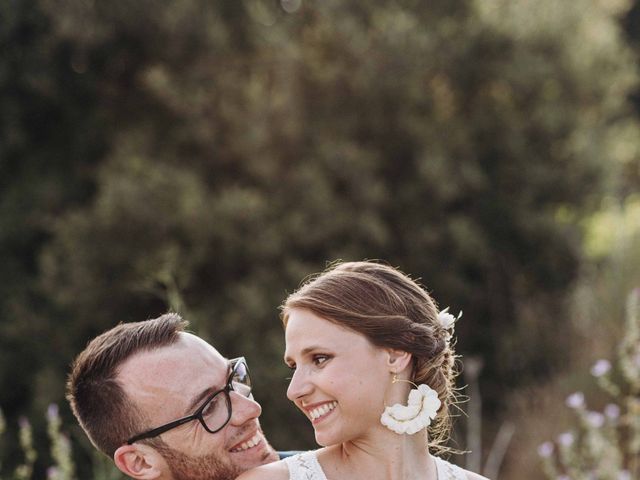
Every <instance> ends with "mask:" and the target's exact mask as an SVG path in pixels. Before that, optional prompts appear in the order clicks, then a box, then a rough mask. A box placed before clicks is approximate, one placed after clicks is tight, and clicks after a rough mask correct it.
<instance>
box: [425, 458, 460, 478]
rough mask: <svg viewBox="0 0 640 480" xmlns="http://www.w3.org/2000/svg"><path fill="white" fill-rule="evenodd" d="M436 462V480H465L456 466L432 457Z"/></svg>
mask: <svg viewBox="0 0 640 480" xmlns="http://www.w3.org/2000/svg"><path fill="white" fill-rule="evenodd" d="M433 458H434V460H435V462H436V470H437V472H438V480H466V478H467V476H466V475H465V474H464V470H462V469H461V468H460V467H458V466H457V465H454V464H453V463H449V462H447V461H446V460H443V459H442V458H440V457H433Z"/></svg>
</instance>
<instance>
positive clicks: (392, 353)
mask: <svg viewBox="0 0 640 480" xmlns="http://www.w3.org/2000/svg"><path fill="white" fill-rule="evenodd" d="M387 367H389V371H391V372H394V373H400V372H402V371H403V370H404V369H405V368H407V367H411V354H410V353H409V352H405V351H404V350H394V349H391V348H388V349H387Z"/></svg>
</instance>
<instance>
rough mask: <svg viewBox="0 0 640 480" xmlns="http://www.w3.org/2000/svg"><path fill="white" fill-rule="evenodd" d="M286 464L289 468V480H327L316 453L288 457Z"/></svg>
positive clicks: (285, 460)
mask: <svg viewBox="0 0 640 480" xmlns="http://www.w3.org/2000/svg"><path fill="white" fill-rule="evenodd" d="M284 463H286V464H287V467H288V468H289V480H327V477H326V476H325V474H324V472H323V471H322V467H321V466H320V463H318V457H317V456H316V452H314V451H311V452H304V453H299V454H298V455H294V456H292V457H287V458H285V459H284Z"/></svg>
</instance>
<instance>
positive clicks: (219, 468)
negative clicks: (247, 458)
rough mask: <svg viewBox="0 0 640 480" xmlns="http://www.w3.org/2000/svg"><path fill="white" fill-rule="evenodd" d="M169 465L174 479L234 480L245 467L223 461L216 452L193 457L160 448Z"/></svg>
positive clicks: (167, 448)
mask: <svg viewBox="0 0 640 480" xmlns="http://www.w3.org/2000/svg"><path fill="white" fill-rule="evenodd" d="M158 450H159V451H160V453H161V454H162V456H163V457H164V459H165V460H166V462H167V465H169V469H170V470H171V473H172V475H173V478H174V480H233V479H234V478H236V477H238V476H239V475H240V474H241V473H242V472H244V470H246V469H243V468H240V467H238V466H237V465H234V464H232V463H231V462H228V461H227V462H223V461H221V460H220V459H219V458H218V456H219V455H216V454H209V455H202V456H198V457H192V456H190V455H186V454H184V453H182V452H178V451H177V450H174V449H173V448H170V447H167V446H162V447H160V448H158Z"/></svg>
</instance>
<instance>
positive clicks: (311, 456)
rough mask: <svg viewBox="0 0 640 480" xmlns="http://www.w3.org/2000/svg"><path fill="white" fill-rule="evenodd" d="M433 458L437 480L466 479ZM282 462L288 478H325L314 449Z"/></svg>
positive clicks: (292, 479)
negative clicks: (285, 466) (287, 472)
mask: <svg viewBox="0 0 640 480" xmlns="http://www.w3.org/2000/svg"><path fill="white" fill-rule="evenodd" d="M434 459H435V462H436V469H437V472H438V480H466V476H465V474H464V472H463V471H462V469H461V468H460V467H458V466H456V465H453V464H452V463H449V462H447V461H446V460H442V459H441V458H438V457H434ZM284 462H285V463H286V464H287V467H288V468H289V480H327V477H326V476H325V474H324V472H323V471H322V467H321V466H320V463H319V462H318V457H317V456H316V452H315V451H312V452H304V453H300V454H298V455H294V456H292V457H287V458H285V459H284Z"/></svg>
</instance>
